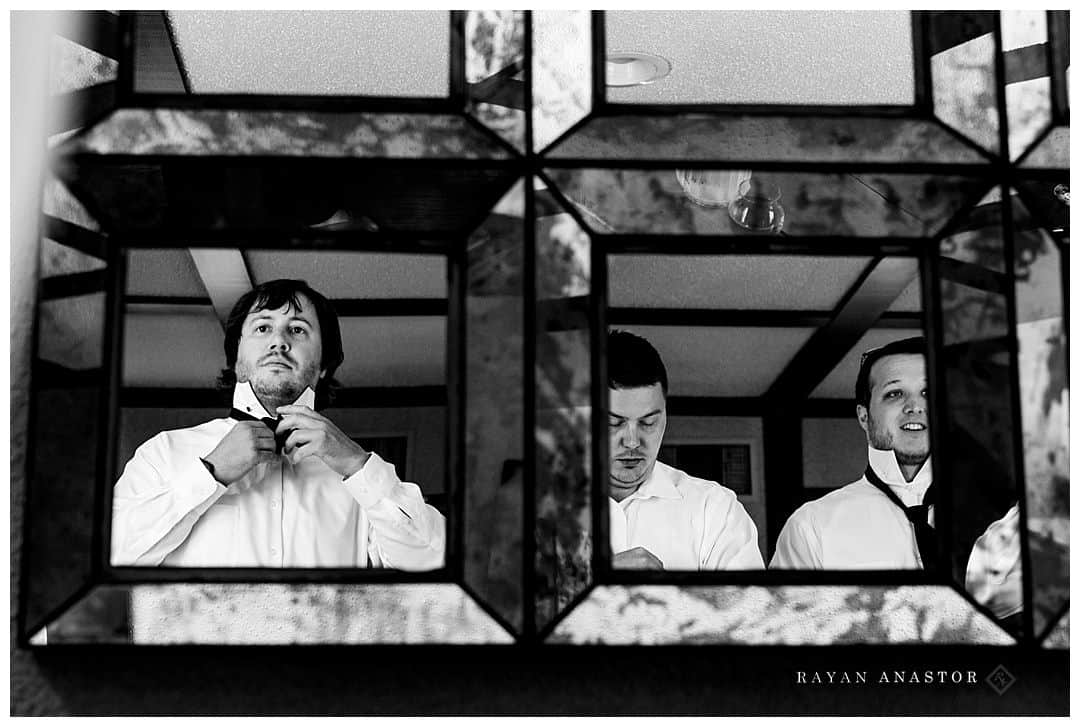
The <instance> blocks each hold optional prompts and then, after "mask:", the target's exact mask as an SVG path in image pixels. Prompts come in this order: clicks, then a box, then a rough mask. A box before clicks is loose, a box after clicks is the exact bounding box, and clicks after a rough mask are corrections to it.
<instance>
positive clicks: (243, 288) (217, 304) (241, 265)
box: [188, 248, 254, 327]
mask: <svg viewBox="0 0 1080 727" xmlns="http://www.w3.org/2000/svg"><path fill="white" fill-rule="evenodd" d="M188 252H189V253H191V259H192V260H194V261H195V269H196V270H197V271H198V273H199V277H200V278H201V279H202V282H203V286H204V287H205V288H206V293H207V294H208V295H209V296H210V303H211V304H212V305H213V306H214V312H215V313H217V317H218V320H220V321H221V325H222V327H224V326H225V321H226V320H228V318H229V312H230V311H232V308H233V306H234V305H236V301H238V300H239V299H240V297H241V296H242V295H243V294H244V293H246V292H248V291H249V290H251V289H252V288H253V287H254V286H253V285H252V284H251V275H250V274H249V273H248V268H247V263H246V262H245V261H244V256H243V254H241V252H240V251H239V250H219V249H216V248H191V249H189V250H188Z"/></svg>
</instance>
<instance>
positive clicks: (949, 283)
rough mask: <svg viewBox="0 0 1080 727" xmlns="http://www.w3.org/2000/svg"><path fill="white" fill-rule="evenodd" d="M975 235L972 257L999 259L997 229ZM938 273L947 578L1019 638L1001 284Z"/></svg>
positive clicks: (951, 270)
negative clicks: (948, 504)
mask: <svg viewBox="0 0 1080 727" xmlns="http://www.w3.org/2000/svg"><path fill="white" fill-rule="evenodd" d="M998 204H1000V202H999V203H998ZM971 226H975V227H978V223H977V222H973V223H972V225H971ZM982 231H983V233H984V234H983V237H982V239H981V241H980V247H979V249H980V250H981V251H983V252H984V253H985V254H986V255H987V256H988V257H989V258H990V259H991V260H999V259H1001V258H1002V254H1001V249H1002V245H1003V242H1002V240H1001V227H1000V224H999V223H998V222H996V221H994V220H991V221H989V222H986V224H985V225H983V226H982ZM995 248H996V249H995ZM940 271H941V306H942V326H943V331H942V340H943V343H944V346H943V348H942V349H940V350H939V351H938V354H937V357H938V365H939V366H941V367H942V368H943V370H944V374H945V381H944V384H945V387H946V388H945V393H946V397H945V398H946V406H945V411H944V412H943V413H942V414H941V415H939V416H938V417H937V418H936V421H937V422H939V423H940V425H942V426H944V428H945V432H944V436H943V437H941V438H939V439H938V440H937V441H939V442H946V443H947V445H948V449H947V452H946V456H945V457H944V458H941V459H943V460H944V461H943V463H942V464H941V465H939V466H940V467H941V469H942V470H943V471H942V478H941V479H942V480H943V481H944V482H946V483H947V485H948V487H949V488H950V495H951V499H952V512H953V513H954V514H953V517H952V520H951V522H950V523H949V524H948V526H947V527H948V528H949V532H951V543H950V545H951V548H952V567H951V571H952V575H953V579H954V580H955V582H956V583H958V584H964V587H965V588H966V589H967V591H968V592H969V593H970V594H971V596H972V597H973V598H974V599H975V600H976V601H977V602H979V603H981V604H982V605H984V606H985V607H986V608H988V609H990V610H991V611H992V612H993V613H994V615H995V616H997V617H998V618H999V619H1003V623H1004V624H1005V625H1006V626H1007V627H1008V628H1009V629H1010V630H1011V631H1012V632H1013V633H1016V634H1019V633H1020V629H1021V625H1022V623H1021V622H1022V613H1021V612H1022V609H1023V607H1024V603H1023V594H1022V590H1021V583H1022V581H1021V562H1020V558H1019V555H1020V551H1019V531H1018V530H1016V528H1015V519H1010V518H1009V517H1008V516H1009V514H1010V510H1011V508H1013V506H1014V505H1015V504H1016V502H1017V500H1018V498H1019V497H1020V494H1021V490H1020V488H1019V484H1018V483H1017V482H1016V476H1015V473H1016V458H1017V457H1018V456H1019V453H1018V452H1016V451H1015V449H1014V437H1013V424H1014V421H1015V419H1014V416H1015V415H1014V412H1013V409H1012V401H1013V399H1012V397H1013V389H1012V387H1013V386H1014V385H1015V383H1014V382H1013V379H1012V367H1011V363H1012V360H1011V359H1012V354H1011V352H1010V346H1009V343H1008V341H1009V326H1008V305H1009V302H1008V298H1007V297H1006V286H1007V282H1006V278H1005V276H1004V275H1001V274H1000V273H997V272H995V271H992V270H990V269H989V268H986V267H984V266H981V265H978V264H976V263H958V264H949V263H948V262H947V261H946V260H945V259H944V258H943V259H942V260H941V261H940ZM961 514H962V516H961ZM991 553H992V554H993V557H989V556H990V555H991ZM1003 562H1004V565H1003Z"/></svg>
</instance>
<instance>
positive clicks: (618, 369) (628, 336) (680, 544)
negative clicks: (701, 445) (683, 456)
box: [607, 331, 765, 570]
mask: <svg viewBox="0 0 1080 727" xmlns="http://www.w3.org/2000/svg"><path fill="white" fill-rule="evenodd" d="M607 356H608V389H609V392H608V393H609V409H608V426H609V431H610V453H609V454H610V473H609V491H610V498H609V500H608V503H609V511H610V516H611V552H612V566H613V567H615V568H636V569H657V570H725V569H730V570H736V569H750V568H764V567H765V564H764V562H763V561H762V559H761V552H760V551H759V550H758V544H757V528H755V527H754V522H753V520H751V519H750V516H749V515H748V514H747V512H746V510H745V509H744V508H743V506H742V505H741V504H740V503H739V500H738V498H737V497H736V496H735V493H734V492H732V491H731V490H729V489H727V488H726V487H723V486H721V485H719V484H717V483H716V482H710V481H708V480H702V479H698V478H697V477H693V476H691V475H688V474H687V473H685V472H681V471H680V470H677V469H675V468H674V467H669V466H667V465H666V464H664V463H663V462H658V461H657V460H656V456H657V454H658V453H659V451H660V444H661V442H662V441H663V439H664V430H665V429H666V427H667V407H666V400H667V387H668V379H667V370H666V369H665V368H664V364H663V362H662V361H661V360H660V354H659V353H657V351H656V349H655V348H653V346H652V345H651V344H650V343H649V342H648V341H646V340H645V339H644V338H641V337H639V336H635V335H634V334H632V333H628V332H626V331H611V332H610V333H609V334H608V339H607Z"/></svg>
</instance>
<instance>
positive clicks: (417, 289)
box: [246, 250, 446, 298]
mask: <svg viewBox="0 0 1080 727" xmlns="http://www.w3.org/2000/svg"><path fill="white" fill-rule="evenodd" d="M246 257H247V261H248V268H249V269H250V270H251V277H252V279H253V281H254V282H255V284H256V285H258V284H260V283H265V282H266V281H268V280H274V279H276V278H299V279H301V280H306V281H307V282H308V284H309V285H310V286H311V287H312V288H314V289H315V290H317V291H319V292H320V293H322V294H323V295H325V296H326V297H328V298H445V297H446V258H445V257H443V256H441V255H392V254H385V253H364V252H322V251H319V252H314V251H310V250H307V251H303V252H292V251H273V252H269V251H248V252H247V253H246Z"/></svg>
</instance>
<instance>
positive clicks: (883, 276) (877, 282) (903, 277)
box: [765, 257, 919, 405]
mask: <svg viewBox="0 0 1080 727" xmlns="http://www.w3.org/2000/svg"><path fill="white" fill-rule="evenodd" d="M918 274H919V261H918V260H917V259H916V258H895V257H879V258H875V259H874V260H873V261H871V262H870V264H869V265H868V266H867V267H866V270H864V271H863V273H862V275H860V276H859V279H858V280H857V281H855V284H854V285H853V286H852V287H851V289H850V290H849V291H848V292H847V293H846V294H845V295H844V297H843V298H842V299H841V300H840V302H839V303H838V304H837V306H836V310H835V311H834V312H833V316H832V319H831V320H830V321H829V322H828V323H827V324H826V325H825V326H823V327H821V328H819V329H818V330H817V331H816V332H815V333H814V335H812V336H811V337H810V339H809V340H808V341H807V342H806V343H805V344H804V345H803V347H802V348H801V349H799V352H798V353H796V354H795V356H794V357H793V358H792V359H791V361H789V362H788V365H787V366H786V367H785V368H784V370H783V371H782V372H781V373H780V375H779V376H778V377H777V378H776V380H775V381H774V382H773V384H772V386H770V387H769V390H768V392H766V394H765V398H766V399H767V400H768V401H770V402H772V403H774V404H779V405H788V404H790V403H792V402H800V401H802V400H804V399H807V398H808V397H809V396H810V394H811V392H813V391H814V389H816V388H817V386H818V384H820V383H821V382H822V381H823V380H824V379H825V377H826V376H828V375H829V374H830V373H831V372H832V370H833V369H834V368H836V365H837V364H839V363H840V362H841V361H842V360H843V359H844V357H845V356H846V355H847V353H848V351H850V350H851V348H852V347H853V346H854V345H855V344H856V343H858V342H859V339H861V338H862V337H863V335H864V334H865V333H866V332H867V331H869V330H870V329H871V328H873V327H874V326H875V325H876V324H877V322H878V320H879V319H880V318H881V316H882V314H884V313H885V311H887V310H888V308H889V306H890V305H892V303H893V301H895V300H896V299H897V297H899V296H900V294H901V293H903V292H904V289H905V288H907V286H908V285H909V284H910V283H911V281H912V280H914V279H915V277H916V276H917V275H918Z"/></svg>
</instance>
